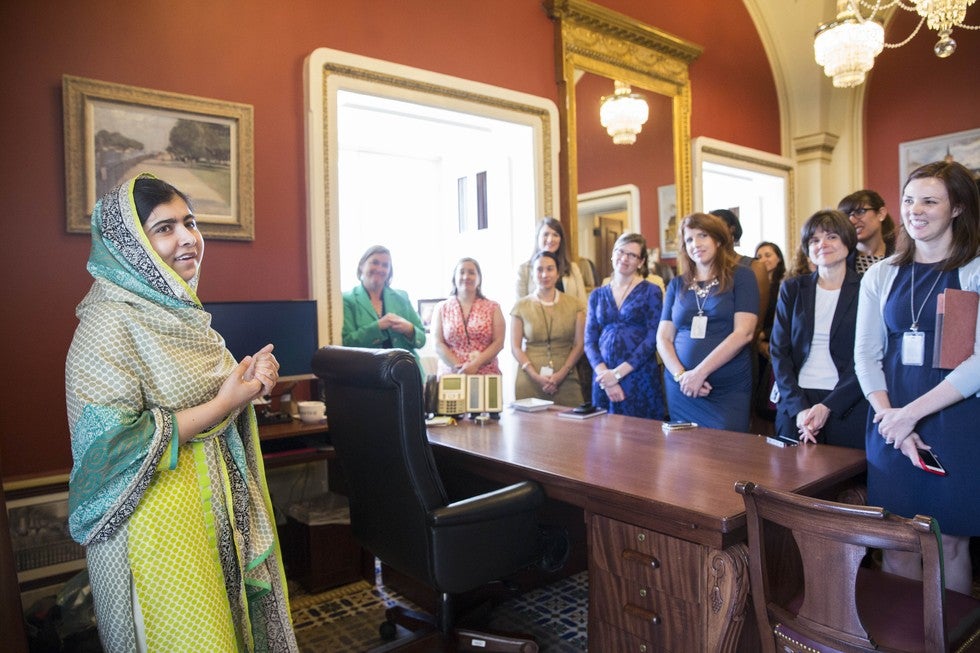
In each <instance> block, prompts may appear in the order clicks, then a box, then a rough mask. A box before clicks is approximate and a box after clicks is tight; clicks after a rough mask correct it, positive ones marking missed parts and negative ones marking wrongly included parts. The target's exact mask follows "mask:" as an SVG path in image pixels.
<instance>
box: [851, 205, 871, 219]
mask: <svg viewBox="0 0 980 653" xmlns="http://www.w3.org/2000/svg"><path fill="white" fill-rule="evenodd" d="M877 210H878V209H876V208H874V207H873V206H859V207H858V208H856V209H853V210H851V211H848V212H847V217H849V218H853V217H854V216H857V217H859V218H860V217H861V216H862V215H864V214H865V213H867V212H868V211H877Z"/></svg>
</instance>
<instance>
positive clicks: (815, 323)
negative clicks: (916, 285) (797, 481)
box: [769, 210, 868, 449]
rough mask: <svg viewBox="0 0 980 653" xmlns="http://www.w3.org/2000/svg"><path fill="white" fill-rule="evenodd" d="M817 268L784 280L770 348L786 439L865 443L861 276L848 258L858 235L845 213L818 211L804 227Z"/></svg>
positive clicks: (779, 423)
mask: <svg viewBox="0 0 980 653" xmlns="http://www.w3.org/2000/svg"><path fill="white" fill-rule="evenodd" d="M800 242H801V243H802V244H801V247H802V249H803V251H804V253H805V254H807V255H808V256H809V258H810V260H811V261H813V263H814V264H815V265H816V266H817V270H816V272H813V273H812V274H808V275H800V276H797V277H793V278H791V279H786V280H784V281H783V284H782V286H781V287H780V290H779V300H778V302H777V303H776V319H775V322H774V323H773V328H772V337H771V340H770V343H769V351H770V354H771V355H772V363H773V369H774V371H775V375H776V387H777V388H778V389H779V401H778V402H777V410H776V434H777V435H778V436H780V437H781V438H783V439H790V440H797V439H799V441H801V442H820V443H826V444H834V445H839V446H845V447H854V448H856V449H863V448H864V432H865V428H866V421H867V417H868V402H867V401H866V400H865V398H864V395H863V394H862V392H861V387H860V385H859V384H858V380H857V376H856V375H855V373H854V331H855V321H856V319H857V303H858V291H859V289H860V285H861V281H860V277H859V276H858V275H857V273H856V272H854V270H852V269H850V268H848V266H847V257H848V255H849V254H850V253H851V252H852V251H853V250H854V247H855V246H856V244H857V233H856V232H855V230H854V226H853V225H852V224H851V222H850V220H848V219H847V216H846V215H844V214H843V213H841V212H840V211H831V210H825V211H818V212H817V213H815V214H813V216H811V217H810V219H809V220H807V222H806V224H804V225H803V229H802V232H801V240H800Z"/></svg>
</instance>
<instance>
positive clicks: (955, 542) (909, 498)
mask: <svg viewBox="0 0 980 653" xmlns="http://www.w3.org/2000/svg"><path fill="white" fill-rule="evenodd" d="M978 204H980V200H978V197H977V187H976V185H975V182H974V180H973V177H972V175H971V174H970V171H969V170H967V169H966V168H965V167H963V166H962V165H960V164H958V163H947V162H944V161H939V162H936V163H930V164H927V165H924V166H922V167H921V168H918V169H916V170H914V171H913V172H912V174H911V175H909V179H908V181H907V182H906V183H905V190H904V192H903V195H902V209H901V211H902V225H903V226H904V228H905V236H906V237H903V238H900V239H899V243H898V246H897V248H896V253H895V255H894V256H891V257H889V258H887V259H885V260H884V261H881V262H880V263H876V264H875V265H874V266H872V267H871V268H870V269H869V270H868V271H867V272H866V273H865V275H864V278H863V279H862V282H861V296H860V300H859V302H858V319H857V338H856V340H855V346H854V366H855V369H856V371H857V375H858V380H859V381H860V382H861V388H862V390H863V391H864V393H865V394H866V395H867V397H868V401H869V402H870V403H871V409H872V415H871V418H870V419H869V421H868V431H867V437H866V438H865V448H866V450H867V453H868V503H869V504H871V505H877V506H882V507H884V508H887V509H888V510H890V511H892V512H894V513H896V514H899V515H902V516H904V517H913V516H915V515H916V514H921V515H929V516H931V517H934V518H935V519H936V520H937V521H938V522H939V530H940V531H941V532H942V541H943V560H944V567H945V572H946V587H948V588H949V589H953V590H956V591H958V592H962V593H964V594H969V593H970V589H971V585H972V579H973V574H972V568H971V563H970V551H969V548H970V537H971V536H975V535H980V501H977V497H978V496H980V474H978V473H977V464H978V463H980V437H977V436H978V433H977V426H976V424H977V415H978V414H980V398H978V397H977V396H976V394H977V392H978V391H980V331H977V332H976V333H975V334H974V346H973V354H972V355H971V356H969V357H968V358H967V359H966V360H964V361H963V362H961V363H960V364H959V365H957V366H956V367H955V368H953V369H952V370H950V369H941V368H937V367H934V366H933V357H932V354H933V344H934V338H935V328H936V296H937V295H938V294H939V293H941V292H943V291H944V290H946V289H962V290H968V291H972V292H978V291H980V258H977V256H978V253H980V215H978ZM977 325H978V326H980V320H978V322H977ZM917 448H926V449H930V448H931V449H932V451H933V453H934V454H935V455H936V456H937V457H938V458H939V460H940V461H941V462H942V464H943V466H944V467H945V468H946V471H947V475H946V476H940V475H937V474H932V473H929V472H927V471H925V470H924V469H922V464H921V462H920V459H919V455H918V453H917V451H916V449H917ZM883 567H884V569H885V571H889V572H891V573H896V574H900V575H902V576H906V577H908V578H921V577H922V567H921V560H920V559H919V557H918V556H916V555H914V554H910V553H906V552H895V551H886V552H885V556H884V560H883Z"/></svg>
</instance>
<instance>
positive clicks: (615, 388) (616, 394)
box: [596, 369, 626, 401]
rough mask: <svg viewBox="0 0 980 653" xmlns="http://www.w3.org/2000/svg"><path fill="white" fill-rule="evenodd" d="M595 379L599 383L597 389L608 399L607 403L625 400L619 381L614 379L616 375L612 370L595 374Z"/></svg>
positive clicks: (624, 393)
mask: <svg viewBox="0 0 980 653" xmlns="http://www.w3.org/2000/svg"><path fill="white" fill-rule="evenodd" d="M596 378H597V379H598V381H599V387H600V388H602V389H603V390H604V391H605V392H606V396H607V397H609V401H623V400H624V399H626V392H625V391H624V390H623V386H621V385H620V384H619V379H617V378H616V373H615V372H614V371H613V370H610V369H605V370H602V371H601V372H596Z"/></svg>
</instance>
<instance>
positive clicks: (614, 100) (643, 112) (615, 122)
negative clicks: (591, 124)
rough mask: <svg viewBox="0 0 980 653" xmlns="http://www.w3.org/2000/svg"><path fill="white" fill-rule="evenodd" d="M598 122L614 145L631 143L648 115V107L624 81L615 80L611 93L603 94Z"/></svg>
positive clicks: (641, 97)
mask: <svg viewBox="0 0 980 653" xmlns="http://www.w3.org/2000/svg"><path fill="white" fill-rule="evenodd" d="M600 102H601V104H600V106H599V122H600V123H601V124H602V126H603V127H605V128H606V132H607V133H608V134H609V135H610V136H612V139H613V143H615V144H616V145H632V144H633V143H635V142H636V135H637V134H639V133H640V130H642V129H643V125H644V124H645V123H646V121H647V118H649V116H650V107H649V106H647V101H646V100H644V99H643V96H642V95H637V94H636V93H634V92H633V89H631V88H630V85H629V84H626V83H625V82H620V81H618V80H617V81H616V82H615V90H614V91H613V94H612V95H606V96H603V98H602V100H601V101H600Z"/></svg>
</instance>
